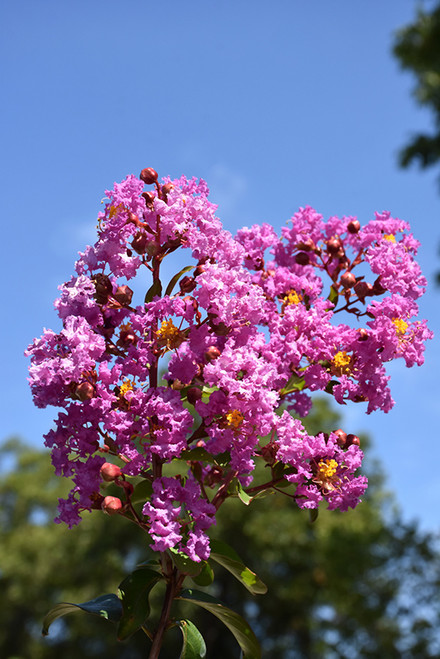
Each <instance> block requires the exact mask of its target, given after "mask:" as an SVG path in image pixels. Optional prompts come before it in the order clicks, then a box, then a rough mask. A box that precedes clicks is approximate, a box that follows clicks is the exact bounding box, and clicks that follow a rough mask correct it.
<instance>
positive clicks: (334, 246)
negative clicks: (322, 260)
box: [327, 238, 342, 254]
mask: <svg viewBox="0 0 440 659" xmlns="http://www.w3.org/2000/svg"><path fill="white" fill-rule="evenodd" d="M341 247H342V243H341V240H340V239H339V238H330V240H328V241H327V249H328V251H329V252H330V254H336V253H337V252H339V250H340V248H341Z"/></svg>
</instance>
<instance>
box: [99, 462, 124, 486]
mask: <svg viewBox="0 0 440 659" xmlns="http://www.w3.org/2000/svg"><path fill="white" fill-rule="evenodd" d="M100 474H101V478H102V479H103V480H105V481H106V482H107V483H110V482H111V481H114V480H115V478H119V477H120V476H121V474H122V471H121V469H120V467H118V465H114V464H113V463H112V462H104V464H103V465H102V467H101V469H100Z"/></svg>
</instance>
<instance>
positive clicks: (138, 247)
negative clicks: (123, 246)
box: [131, 231, 148, 254]
mask: <svg viewBox="0 0 440 659" xmlns="http://www.w3.org/2000/svg"><path fill="white" fill-rule="evenodd" d="M147 243H148V238H147V234H146V233H145V232H144V231H138V232H137V233H136V234H135V236H134V238H133V240H132V241H131V246H132V247H133V249H134V251H135V252H137V253H138V254H145V252H146V251H147Z"/></svg>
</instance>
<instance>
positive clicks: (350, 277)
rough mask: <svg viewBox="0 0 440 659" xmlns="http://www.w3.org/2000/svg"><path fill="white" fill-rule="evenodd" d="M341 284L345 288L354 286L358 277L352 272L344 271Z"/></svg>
mask: <svg viewBox="0 0 440 659" xmlns="http://www.w3.org/2000/svg"><path fill="white" fill-rule="evenodd" d="M341 284H342V285H343V287H344V288H352V287H353V286H354V285H355V284H356V277H355V276H354V274H353V273H352V272H344V274H343V275H342V276H341Z"/></svg>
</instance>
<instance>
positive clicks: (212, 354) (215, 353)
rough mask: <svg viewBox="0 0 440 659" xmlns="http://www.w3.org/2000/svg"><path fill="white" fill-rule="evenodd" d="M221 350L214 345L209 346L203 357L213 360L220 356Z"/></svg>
mask: <svg viewBox="0 0 440 659" xmlns="http://www.w3.org/2000/svg"><path fill="white" fill-rule="evenodd" d="M220 355H221V352H220V350H219V349H218V348H216V346H209V348H208V350H207V351H206V352H205V358H206V359H207V361H209V362H210V361H214V359H217V357H220Z"/></svg>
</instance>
